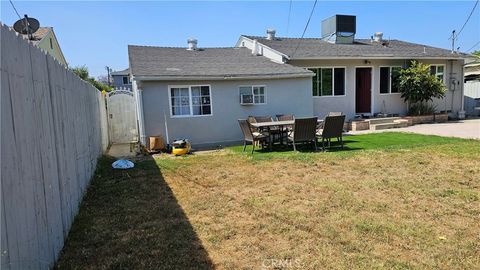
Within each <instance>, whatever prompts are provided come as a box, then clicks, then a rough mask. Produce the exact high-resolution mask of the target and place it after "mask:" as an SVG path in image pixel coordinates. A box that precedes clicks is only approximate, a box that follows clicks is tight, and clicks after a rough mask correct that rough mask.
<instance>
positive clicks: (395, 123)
mask: <svg viewBox="0 0 480 270" xmlns="http://www.w3.org/2000/svg"><path fill="white" fill-rule="evenodd" d="M402 127H408V120H405V119H396V120H394V121H393V122H390V123H380V124H373V125H372V124H371V125H370V130H381V129H389V128H402Z"/></svg>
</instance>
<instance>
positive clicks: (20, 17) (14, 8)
mask: <svg viewBox="0 0 480 270" xmlns="http://www.w3.org/2000/svg"><path fill="white" fill-rule="evenodd" d="M9 1H10V4H11V5H12V7H13V10H15V13H17V16H18V18H19V19H20V20H21V19H22V16H20V14H19V13H18V11H17V8H16V7H15V5H14V4H13V2H12V0H9Z"/></svg>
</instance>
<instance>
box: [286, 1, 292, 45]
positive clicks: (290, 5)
mask: <svg viewBox="0 0 480 270" xmlns="http://www.w3.org/2000/svg"><path fill="white" fill-rule="evenodd" d="M291 13H292V0H290V4H289V6H288V18H287V37H288V30H289V29H290V14H291Z"/></svg>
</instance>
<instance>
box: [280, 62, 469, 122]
mask: <svg viewBox="0 0 480 270" xmlns="http://www.w3.org/2000/svg"><path fill="white" fill-rule="evenodd" d="M366 61H367V62H366ZM420 62H422V63H425V64H437V65H445V77H444V78H445V84H446V85H447V88H448V89H449V91H447V93H446V96H445V98H443V99H436V100H434V104H435V105H436V107H437V111H452V116H456V114H457V113H458V111H459V110H461V108H462V105H461V104H462V91H463V84H462V83H460V84H459V85H456V87H455V88H456V89H455V91H452V90H453V87H452V85H451V84H450V79H451V78H455V79H456V80H457V81H460V82H461V81H462V78H463V60H458V61H452V62H451V63H450V62H449V61H447V60H421V61H420ZM289 64H292V65H295V66H301V67H332V66H339V67H345V68H346V71H345V76H346V78H345V96H339V97H313V104H314V108H313V111H314V114H315V115H319V116H324V115H325V114H327V113H328V112H329V111H341V112H343V113H344V114H346V115H347V118H353V117H354V116H355V68H356V67H367V66H369V67H372V68H373V69H372V76H373V85H372V90H373V94H372V112H373V113H379V112H383V113H396V114H400V115H404V114H406V113H407V104H406V103H405V102H404V101H403V99H402V98H401V96H400V94H399V93H392V94H380V67H381V66H405V65H406V60H401V59H391V60H367V59H366V60H361V59H359V60H301V61H300V60H298V61H291V62H289ZM452 67H453V68H452ZM452 97H453V104H452Z"/></svg>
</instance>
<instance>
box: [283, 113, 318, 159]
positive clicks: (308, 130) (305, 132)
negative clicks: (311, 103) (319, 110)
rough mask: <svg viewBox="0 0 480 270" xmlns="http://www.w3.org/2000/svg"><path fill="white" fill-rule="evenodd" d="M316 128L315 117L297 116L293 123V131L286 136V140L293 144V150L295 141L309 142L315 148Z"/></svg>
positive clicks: (295, 148)
mask: <svg viewBox="0 0 480 270" xmlns="http://www.w3.org/2000/svg"><path fill="white" fill-rule="evenodd" d="M316 130H317V117H311V118H297V119H295V124H294V125H293V132H292V133H291V134H290V136H289V137H288V140H289V141H290V142H291V143H292V145H293V150H294V151H297V147H296V144H297V143H305V142H310V143H313V144H314V146H315V151H316V150H317V140H316V135H315V132H316Z"/></svg>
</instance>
